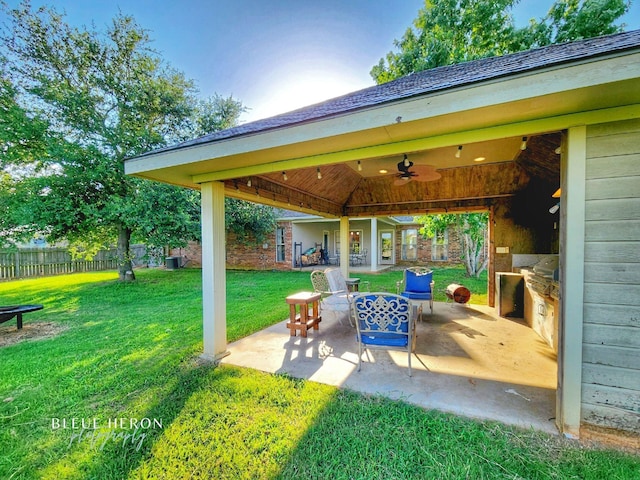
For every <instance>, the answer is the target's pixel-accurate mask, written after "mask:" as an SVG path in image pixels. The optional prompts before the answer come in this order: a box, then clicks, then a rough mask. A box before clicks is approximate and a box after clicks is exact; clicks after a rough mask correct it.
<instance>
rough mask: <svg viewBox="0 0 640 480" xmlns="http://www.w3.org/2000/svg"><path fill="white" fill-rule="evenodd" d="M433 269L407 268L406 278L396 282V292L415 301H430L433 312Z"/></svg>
mask: <svg viewBox="0 0 640 480" xmlns="http://www.w3.org/2000/svg"><path fill="white" fill-rule="evenodd" d="M434 285H435V282H434V281H433V271H432V270H431V269H429V268H426V267H410V268H407V269H405V271H404V278H403V279H402V280H400V281H399V282H398V283H397V284H396V293H398V294H400V295H402V296H403V297H406V298H408V299H410V300H412V301H414V302H420V303H424V302H429V308H430V309H431V313H433V286H434Z"/></svg>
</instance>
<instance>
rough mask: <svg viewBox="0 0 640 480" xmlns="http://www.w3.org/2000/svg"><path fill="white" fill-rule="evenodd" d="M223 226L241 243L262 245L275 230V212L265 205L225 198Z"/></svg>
mask: <svg viewBox="0 0 640 480" xmlns="http://www.w3.org/2000/svg"><path fill="white" fill-rule="evenodd" d="M225 226H226V229H227V231H229V232H233V233H235V235H236V238H237V239H238V240H240V241H241V242H243V243H255V244H261V243H263V242H264V241H265V240H266V238H267V235H269V234H271V233H273V231H274V229H275V228H276V217H275V210H274V209H273V208H272V207H267V206H265V205H257V204H255V203H252V202H246V201H244V200H238V199H235V198H227V199H226V200H225Z"/></svg>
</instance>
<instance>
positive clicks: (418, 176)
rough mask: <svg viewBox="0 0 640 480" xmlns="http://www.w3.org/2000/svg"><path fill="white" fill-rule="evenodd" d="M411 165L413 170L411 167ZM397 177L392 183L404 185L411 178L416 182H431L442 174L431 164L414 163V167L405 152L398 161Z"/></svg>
mask: <svg viewBox="0 0 640 480" xmlns="http://www.w3.org/2000/svg"><path fill="white" fill-rule="evenodd" d="M412 167H413V170H411V168H412ZM396 176H397V177H398V178H396V180H395V181H394V182H393V184H394V185H406V184H407V183H409V182H410V181H411V180H415V181H416V182H432V181H434V180H438V179H439V178H440V177H441V176H442V175H440V173H438V172H437V171H436V168H435V167H433V166H431V165H416V166H415V167H414V165H413V162H412V161H411V160H409V157H407V154H405V155H404V158H403V159H402V160H400V161H399V162H398V173H397V174H396Z"/></svg>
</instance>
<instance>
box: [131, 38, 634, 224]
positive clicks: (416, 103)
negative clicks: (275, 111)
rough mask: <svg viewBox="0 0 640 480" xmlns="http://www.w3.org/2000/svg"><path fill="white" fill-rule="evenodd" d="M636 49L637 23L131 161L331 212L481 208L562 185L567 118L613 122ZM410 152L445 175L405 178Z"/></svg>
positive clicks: (267, 200)
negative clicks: (535, 180)
mask: <svg viewBox="0 0 640 480" xmlns="http://www.w3.org/2000/svg"><path fill="white" fill-rule="evenodd" d="M639 49H640V31H633V32H627V33H621V34H617V35H610V36H605V37H600V38H595V39H589V40H584V41H580V42H573V43H567V44H562V45H552V46H549V47H545V48H540V49H536V50H531V51H526V52H521V53H516V54H513V55H506V56H503V57H494V58H486V59H482V60H476V61H472V62H467V63H464V64H460V65H452V66H448V67H441V68H436V69H433V70H428V71H425V72H420V73H416V74H413V75H409V76H407V77H403V78H401V79H398V80H395V81H393V82H389V83H386V84H383V85H378V86H374V87H371V88H367V89H364V90H361V91H359V92H354V93H352V94H349V95H344V96H342V97H338V98H335V99H332V100H328V101H326V102H323V103H319V104H316V105H311V106H309V107H306V108H302V109H299V110H296V111H293V112H290V113H286V114H283V115H279V116H276V117H273V118H269V119H264V120H259V121H257V122H252V123H249V124H246V125H241V126H238V127H235V128H231V129H229V130H225V131H222V132H216V133H213V134H211V135H206V136H204V137H201V138H198V139H195V140H192V141H189V142H185V143H182V144H180V145H176V146H173V147H170V148H166V149H163V150H158V151H155V152H150V153H148V154H145V155H142V156H139V157H136V158H134V159H130V160H128V161H127V162H126V164H125V169H126V171H127V173H130V174H134V175H139V176H142V177H146V178H150V179H154V180H159V181H163V182H168V183H173V184H177V185H183V186H188V187H191V188H199V185H200V184H201V183H204V182H209V181H222V182H224V184H225V194H226V195H227V196H232V197H236V198H242V199H245V200H250V201H254V202H258V203H264V204H268V205H273V206H276V207H280V208H285V209H288V210H297V211H302V212H307V213H311V214H315V215H320V216H325V217H333V218H336V217H340V216H349V217H357V216H375V215H386V216H390V215H411V214H413V213H424V212H425V211H429V212H436V211H444V210H447V211H454V210H470V209H474V208H485V207H486V206H488V205H490V204H491V203H492V202H494V201H495V199H498V198H502V197H508V196H512V195H514V194H515V193H516V192H518V191H519V190H522V189H523V188H524V187H525V186H526V185H527V183H528V182H529V180H530V178H531V177H532V176H536V177H539V178H543V179H544V180H546V181H548V182H549V183H551V184H555V183H557V182H558V179H559V164H560V162H559V155H558V154H557V149H558V148H559V147H560V143H561V135H560V131H561V130H562V129H563V128H566V125H567V124H568V123H573V124H588V123H590V122H595V121H602V119H603V116H604V117H605V118H606V119H607V120H608V121H613V120H615V119H616V112H618V111H619V109H620V106H621V105H622V106H624V105H630V106H632V105H634V104H637V103H639V102H640V89H638V88H637V85H636V83H635V82H636V81H637V72H636V71H635V70H637V67H636V68H630V66H631V65H634V64H635V65H637V64H638V63H640V61H639V60H637V57H638V56H639V55H640V53H639ZM616 109H618V110H616ZM626 113H628V112H626ZM596 117H597V119H596ZM523 137H526V138H527V148H526V150H522V149H521V144H522V139H523ZM460 147H462V150H460V151H459V148H460ZM458 152H459V153H460V155H456V154H457V153H458ZM405 154H406V155H408V159H409V161H411V162H413V163H414V167H412V169H413V170H418V172H420V171H424V170H420V169H427V170H429V168H431V170H433V169H435V170H437V172H438V173H439V174H440V178H439V179H438V180H433V181H424V182H423V181H420V180H423V179H426V177H425V176H420V175H419V176H418V177H417V178H412V179H411V181H409V182H402V181H399V176H398V167H397V164H398V162H400V161H402V159H403V157H404V155H405ZM480 158H484V161H482V162H478V161H477V160H478V159H480ZM427 166H430V167H427ZM384 171H386V172H387V173H381V172H384ZM285 174H286V175H285Z"/></svg>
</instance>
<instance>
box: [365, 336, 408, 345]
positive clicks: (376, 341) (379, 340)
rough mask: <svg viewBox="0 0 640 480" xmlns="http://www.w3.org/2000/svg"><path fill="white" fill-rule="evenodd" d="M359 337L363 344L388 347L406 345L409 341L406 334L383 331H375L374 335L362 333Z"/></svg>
mask: <svg viewBox="0 0 640 480" xmlns="http://www.w3.org/2000/svg"><path fill="white" fill-rule="evenodd" d="M361 339H362V343H364V344H365V345H385V346H388V347H406V346H407V344H408V343H409V337H408V336H407V335H398V334H395V333H385V332H380V333H376V334H375V335H372V334H371V333H363V334H362V335H361Z"/></svg>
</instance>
